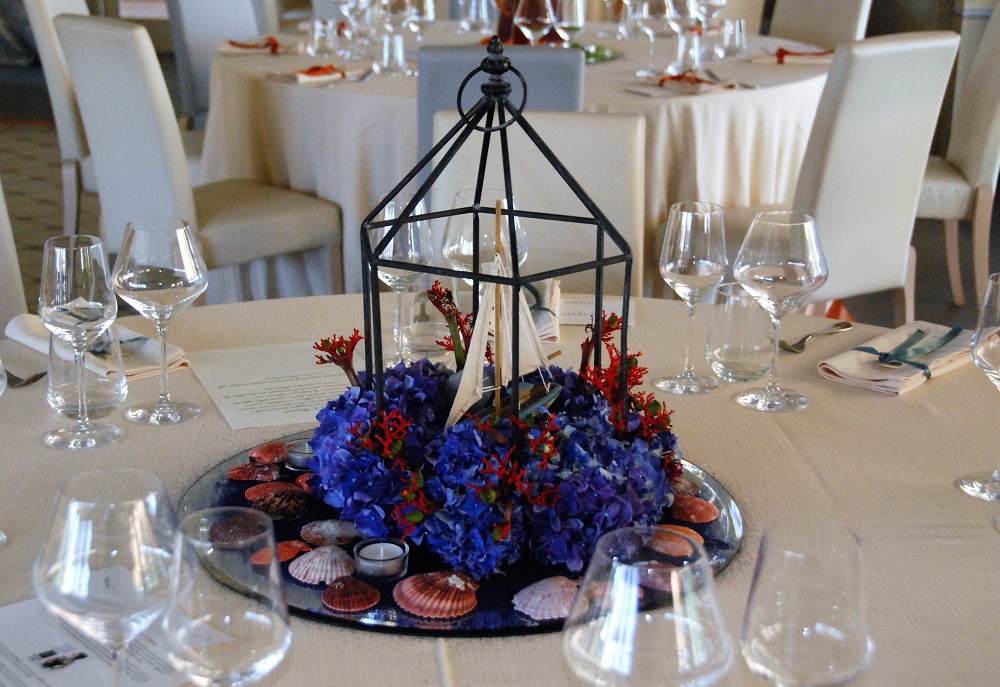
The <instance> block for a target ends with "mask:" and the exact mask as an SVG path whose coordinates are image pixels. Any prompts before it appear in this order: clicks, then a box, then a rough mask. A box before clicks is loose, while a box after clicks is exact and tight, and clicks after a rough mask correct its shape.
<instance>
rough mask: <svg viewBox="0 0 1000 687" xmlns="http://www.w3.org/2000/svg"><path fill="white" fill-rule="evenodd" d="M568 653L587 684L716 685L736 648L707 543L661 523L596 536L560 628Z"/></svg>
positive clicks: (565, 654) (564, 653) (573, 665)
mask: <svg viewBox="0 0 1000 687" xmlns="http://www.w3.org/2000/svg"><path fill="white" fill-rule="evenodd" d="M562 645H563V655H564V656H565V657H566V660H567V662H568V663H569V666H570V668H571V669H572V670H573V672H574V673H575V674H576V675H577V677H579V678H581V679H582V680H583V681H585V682H586V683H588V684H591V685H600V686H602V687H604V686H606V685H615V686H623V687H624V686H626V685H649V684H654V683H655V684H677V685H711V684H714V683H715V682H717V681H718V680H720V679H721V678H722V677H723V676H724V675H725V674H726V672H728V670H729V667H730V665H731V663H732V658H733V649H732V644H731V641H730V638H729V632H728V631H727V629H726V627H725V624H724V622H723V619H722V614H721V612H720V610H719V606H718V603H717V602H716V599H715V588H714V583H713V580H712V568H711V565H710V563H709V559H708V556H707V555H706V553H705V550H704V548H702V545H701V544H700V543H699V542H698V541H697V540H695V539H694V538H692V537H689V536H688V535H686V534H682V533H680V532H674V531H672V530H668V529H666V528H662V527H655V526H637V527H628V528H624V529H620V530H615V531H613V532H609V533H607V534H605V535H603V536H602V537H601V538H600V539H599V540H598V541H597V547H596V550H595V551H594V555H593V558H591V561H590V564H589V565H588V566H587V572H586V574H585V575H584V578H583V581H582V582H581V584H580V589H579V591H578V593H577V595H576V599H575V600H574V601H573V604H572V606H571V607H570V611H569V614H568V615H567V617H566V623H565V625H564V626H563V631H562Z"/></svg>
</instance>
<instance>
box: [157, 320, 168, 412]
mask: <svg viewBox="0 0 1000 687" xmlns="http://www.w3.org/2000/svg"><path fill="white" fill-rule="evenodd" d="M156 333H157V334H159V335H160V401H159V403H160V405H166V404H169V403H170V394H169V393H168V392H167V321H166V320H164V321H162V322H157V323H156Z"/></svg>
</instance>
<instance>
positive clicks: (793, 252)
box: [733, 211, 826, 411]
mask: <svg viewBox="0 0 1000 687" xmlns="http://www.w3.org/2000/svg"><path fill="white" fill-rule="evenodd" d="M733 275H734V276H735V277H736V281H737V282H739V284H740V285H741V286H742V287H743V288H744V289H746V290H747V291H748V292H749V293H750V295H751V296H753V297H754V300H755V301H757V303H759V304H760V306H761V307H762V308H764V310H766V311H767V313H768V314H769V315H770V316H771V327H772V329H773V330H774V342H773V348H772V352H771V371H770V375H769V377H768V383H767V386H766V387H765V388H763V389H760V388H756V389H750V390H748V391H744V392H742V393H740V394H738V395H737V396H736V401H737V402H738V403H739V404H740V405H743V406H746V407H748V408H756V409H757V410H764V411H785V410H799V409H801V408H805V407H806V405H807V404H808V399H806V397H805V395H804V394H800V393H798V392H797V391H790V390H787V389H782V388H781V387H780V386H778V329H779V328H780V326H781V318H782V317H783V316H784V315H785V314H786V313H787V312H788V311H789V310H791V309H792V308H794V307H796V306H797V305H799V304H800V303H801V302H802V301H803V300H804V299H805V298H806V296H808V295H809V294H811V293H812V292H813V291H815V290H816V289H818V288H819V287H820V286H822V285H823V282H825V281H826V261H825V260H824V259H823V253H822V251H821V250H820V246H819V238H818V237H817V236H816V223H815V222H814V221H813V218H812V217H810V216H809V215H805V214H803V213H801V212H784V211H774V212H760V213H757V215H756V216H755V217H754V218H753V221H752V222H751V223H750V229H749V230H748V231H747V235H746V237H745V238H744V239H743V245H742V246H741V247H740V252H739V253H738V254H737V256H736V262H734V263H733Z"/></svg>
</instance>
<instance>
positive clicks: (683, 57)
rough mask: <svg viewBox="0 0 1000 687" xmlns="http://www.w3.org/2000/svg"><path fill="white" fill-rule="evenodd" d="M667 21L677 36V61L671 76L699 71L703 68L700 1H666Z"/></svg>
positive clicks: (671, 68) (672, 68)
mask: <svg viewBox="0 0 1000 687" xmlns="http://www.w3.org/2000/svg"><path fill="white" fill-rule="evenodd" d="M666 2H667V19H668V21H669V22H670V28H672V29H673V30H674V32H675V33H676V34H677V61H676V62H674V63H673V64H671V65H670V73H671V74H683V73H684V72H689V71H697V70H698V69H699V68H700V67H701V36H700V35H699V34H700V31H701V25H700V15H699V14H698V0H666Z"/></svg>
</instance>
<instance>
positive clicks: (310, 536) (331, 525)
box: [301, 520, 360, 546]
mask: <svg viewBox="0 0 1000 687" xmlns="http://www.w3.org/2000/svg"><path fill="white" fill-rule="evenodd" d="M301 536H302V538H303V539H304V540H305V541H307V542H309V543H310V544H312V545H313V546H340V545H341V544H346V543H347V542H349V541H351V540H352V539H354V538H356V537H358V536H360V535H359V534H358V528H357V527H355V526H354V523H353V522H351V521H350V520H315V521H313V522H311V523H309V524H308V525H304V526H303V527H302V535H301Z"/></svg>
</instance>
